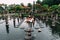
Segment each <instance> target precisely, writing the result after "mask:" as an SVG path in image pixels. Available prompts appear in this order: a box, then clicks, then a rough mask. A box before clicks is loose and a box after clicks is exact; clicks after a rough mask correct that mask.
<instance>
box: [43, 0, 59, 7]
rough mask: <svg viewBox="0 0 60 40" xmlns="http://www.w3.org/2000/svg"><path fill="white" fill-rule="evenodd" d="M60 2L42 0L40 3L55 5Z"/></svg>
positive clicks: (56, 0)
mask: <svg viewBox="0 0 60 40" xmlns="http://www.w3.org/2000/svg"><path fill="white" fill-rule="evenodd" d="M59 3H60V0H43V2H42V4H48V5H49V6H51V5H57V4H59Z"/></svg>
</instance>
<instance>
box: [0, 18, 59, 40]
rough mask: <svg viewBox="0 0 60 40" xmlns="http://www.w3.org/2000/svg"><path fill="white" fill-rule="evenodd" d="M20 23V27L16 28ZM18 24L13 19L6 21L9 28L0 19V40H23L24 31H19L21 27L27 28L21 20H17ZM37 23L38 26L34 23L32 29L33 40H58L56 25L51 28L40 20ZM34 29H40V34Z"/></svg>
mask: <svg viewBox="0 0 60 40" xmlns="http://www.w3.org/2000/svg"><path fill="white" fill-rule="evenodd" d="M21 21H22V23H21V25H20V26H19V27H17V25H18V24H19V22H21ZM19 22H18V20H17V18H16V19H15V22H13V18H11V20H8V24H9V26H6V22H5V20H3V19H0V40H25V39H24V38H25V31H24V29H21V27H25V28H28V24H27V23H26V22H24V20H23V19H21V18H20V19H19ZM39 22H40V24H39V23H38V22H37V21H35V25H34V27H33V30H34V32H32V35H33V36H34V38H33V40H60V27H59V25H56V26H57V27H56V28H55V27H53V28H52V27H51V26H50V24H51V23H50V22H48V23H49V24H47V25H46V22H44V23H43V21H42V20H39ZM35 27H40V29H41V32H38V30H37V29H35Z"/></svg>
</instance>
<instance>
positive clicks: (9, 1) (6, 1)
mask: <svg viewBox="0 0 60 40" xmlns="http://www.w3.org/2000/svg"><path fill="white" fill-rule="evenodd" d="M33 1H36V0H0V4H2V3H3V4H8V5H10V4H20V3H24V5H27V3H31V4H32V3H33Z"/></svg>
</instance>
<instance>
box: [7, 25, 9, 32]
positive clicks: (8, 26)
mask: <svg viewBox="0 0 60 40" xmlns="http://www.w3.org/2000/svg"><path fill="white" fill-rule="evenodd" d="M6 32H7V33H9V25H6Z"/></svg>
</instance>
